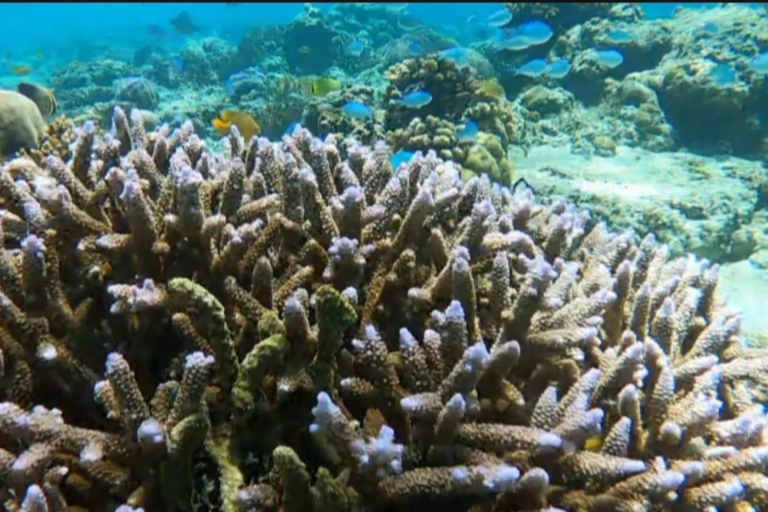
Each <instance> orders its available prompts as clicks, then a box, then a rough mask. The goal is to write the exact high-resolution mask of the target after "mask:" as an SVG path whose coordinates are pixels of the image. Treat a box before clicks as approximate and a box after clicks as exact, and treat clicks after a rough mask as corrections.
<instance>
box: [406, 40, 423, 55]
mask: <svg viewBox="0 0 768 512" xmlns="http://www.w3.org/2000/svg"><path fill="white" fill-rule="evenodd" d="M408 50H410V52H411V53H412V54H414V55H421V54H422V53H423V52H424V47H423V46H422V45H421V43H420V42H418V41H411V44H409V45H408Z"/></svg>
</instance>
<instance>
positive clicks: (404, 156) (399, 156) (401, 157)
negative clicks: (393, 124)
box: [389, 149, 416, 169]
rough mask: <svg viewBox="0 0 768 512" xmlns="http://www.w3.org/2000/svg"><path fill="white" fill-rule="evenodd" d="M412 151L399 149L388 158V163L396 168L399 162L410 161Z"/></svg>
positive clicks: (405, 162)
mask: <svg viewBox="0 0 768 512" xmlns="http://www.w3.org/2000/svg"><path fill="white" fill-rule="evenodd" d="M415 154H416V153H414V152H413V151H404V150H402V149H401V150H400V151H398V152H397V153H395V154H394V155H392V157H391V158H390V159H389V161H390V163H391V164H392V167H394V168H395V169H397V168H398V167H400V164H407V163H408V162H410V161H411V158H413V155H415Z"/></svg>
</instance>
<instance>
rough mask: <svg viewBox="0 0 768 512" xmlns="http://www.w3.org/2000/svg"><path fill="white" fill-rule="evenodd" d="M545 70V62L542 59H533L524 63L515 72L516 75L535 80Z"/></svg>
mask: <svg viewBox="0 0 768 512" xmlns="http://www.w3.org/2000/svg"><path fill="white" fill-rule="evenodd" d="M546 69H547V61H545V60H544V59H534V60H532V61H530V62H526V63H525V64H523V65H522V66H520V67H518V68H517V69H515V72H516V73H517V74H518V75H524V76H529V77H531V78H536V77H537V76H541V74H542V73H544V71H546Z"/></svg>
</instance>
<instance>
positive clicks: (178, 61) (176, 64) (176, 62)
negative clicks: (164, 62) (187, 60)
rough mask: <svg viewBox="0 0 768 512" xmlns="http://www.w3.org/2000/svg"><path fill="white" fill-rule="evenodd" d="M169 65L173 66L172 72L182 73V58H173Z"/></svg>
mask: <svg viewBox="0 0 768 512" xmlns="http://www.w3.org/2000/svg"><path fill="white" fill-rule="evenodd" d="M171 65H172V66H173V70H174V71H176V73H183V72H184V59H183V58H182V57H174V58H173V59H172V60H171Z"/></svg>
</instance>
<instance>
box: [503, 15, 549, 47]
mask: <svg viewBox="0 0 768 512" xmlns="http://www.w3.org/2000/svg"><path fill="white" fill-rule="evenodd" d="M512 35H513V36H522V37H525V38H527V39H528V40H529V41H530V42H531V44H532V45H537V44H544V43H546V42H547V41H549V40H550V39H551V38H552V36H553V35H554V32H553V31H552V28H551V27H550V26H549V25H547V24H546V23H544V22H543V21H541V20H533V21H529V22H527V23H523V24H522V25H520V26H519V27H516V28H515V29H514V30H513V31H512Z"/></svg>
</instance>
